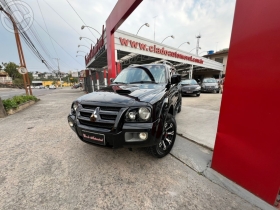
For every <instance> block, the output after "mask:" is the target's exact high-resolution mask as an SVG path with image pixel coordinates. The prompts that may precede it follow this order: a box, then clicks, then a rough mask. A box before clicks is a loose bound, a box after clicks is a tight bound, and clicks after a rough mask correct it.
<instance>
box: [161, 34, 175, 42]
mask: <svg viewBox="0 0 280 210" xmlns="http://www.w3.org/2000/svg"><path fill="white" fill-rule="evenodd" d="M168 37H171V38H173V39H175V37H174V36H173V35H171V36H168ZM168 37H166V38H165V39H164V40H166V39H167V38H168ZM164 40H162V42H163V41H164ZM162 42H161V43H162Z"/></svg>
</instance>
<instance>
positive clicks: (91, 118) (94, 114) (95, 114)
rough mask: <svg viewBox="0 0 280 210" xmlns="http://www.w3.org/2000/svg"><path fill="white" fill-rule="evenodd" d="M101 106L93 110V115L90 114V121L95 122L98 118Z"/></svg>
mask: <svg viewBox="0 0 280 210" xmlns="http://www.w3.org/2000/svg"><path fill="white" fill-rule="evenodd" d="M98 108H99V107H97V108H96V109H95V110H94V111H93V113H92V114H91V116H90V121H92V122H95V121H96V119H97V117H98V116H97V111H98V110H99V109H98Z"/></svg>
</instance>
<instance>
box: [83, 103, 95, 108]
mask: <svg viewBox="0 0 280 210" xmlns="http://www.w3.org/2000/svg"><path fill="white" fill-rule="evenodd" d="M82 107H83V108H84V109H96V107H97V106H92V105H86V104H82Z"/></svg>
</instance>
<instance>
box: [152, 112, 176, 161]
mask: <svg viewBox="0 0 280 210" xmlns="http://www.w3.org/2000/svg"><path fill="white" fill-rule="evenodd" d="M176 129H177V126H176V121H175V118H174V117H173V115H171V114H169V113H168V114H167V117H166V119H165V122H164V130H163V135H162V139H161V141H160V142H159V143H158V144H157V145H154V146H151V147H149V150H150V152H151V154H152V155H153V156H154V157H157V158H163V157H164V156H166V155H167V154H168V153H169V152H170V151H171V149H172V147H173V145H174V142H175V139H176V131H177V130H176Z"/></svg>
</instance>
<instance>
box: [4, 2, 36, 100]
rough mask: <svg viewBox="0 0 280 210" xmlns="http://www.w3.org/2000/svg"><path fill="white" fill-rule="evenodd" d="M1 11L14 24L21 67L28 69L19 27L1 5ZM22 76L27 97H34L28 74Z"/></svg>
mask: <svg viewBox="0 0 280 210" xmlns="http://www.w3.org/2000/svg"><path fill="white" fill-rule="evenodd" d="M0 11H2V12H4V13H5V14H6V15H7V16H8V17H9V18H10V20H11V22H12V23H13V27H14V33H15V38H16V43H17V49H18V55H19V60H20V67H24V68H26V64H25V59H24V54H23V50H22V46H21V41H20V36H19V31H18V28H17V25H16V23H15V20H14V18H13V17H12V15H10V14H9V13H8V12H6V11H5V10H4V8H3V7H2V6H1V5H0ZM22 76H23V84H24V89H25V93H26V95H32V89H31V84H30V80H29V76H28V72H26V74H23V75H22ZM27 85H28V86H29V90H28V89H27Z"/></svg>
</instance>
